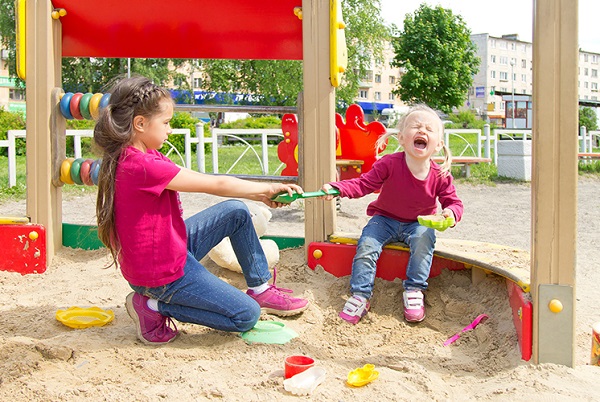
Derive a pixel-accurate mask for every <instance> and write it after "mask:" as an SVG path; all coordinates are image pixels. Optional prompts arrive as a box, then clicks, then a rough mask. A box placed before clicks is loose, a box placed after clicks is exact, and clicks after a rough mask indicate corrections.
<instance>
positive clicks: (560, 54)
mask: <svg viewBox="0 0 600 402" xmlns="http://www.w3.org/2000/svg"><path fill="white" fill-rule="evenodd" d="M257 4H258V3H257ZM259 4H260V7H258V6H256V5H255V4H252V2H248V1H246V0H221V1H216V0H207V1H203V2H195V3H186V7H187V9H186V10H185V12H184V13H182V12H181V10H179V9H178V8H177V7H176V6H174V5H173V4H171V5H170V6H165V4H164V2H159V1H156V0H146V1H144V2H143V3H142V2H139V1H128V2H121V1H117V0H105V1H104V0H103V1H97V2H87V1H85V2H84V1H81V2H68V1H66V0H54V1H52V2H51V1H49V0H40V1H33V0H28V1H27V2H25V0H19V1H18V9H19V10H24V11H25V16H24V17H23V15H22V14H20V15H19V17H18V20H19V23H20V25H21V28H22V26H25V35H21V36H20V38H21V39H20V40H19V47H20V55H19V57H18V59H19V60H21V59H22V62H21V64H20V66H19V71H20V72H21V73H22V74H23V76H26V77H27V87H28V88H29V90H28V96H27V131H28V133H29V134H28V135H29V136H30V137H29V138H30V140H29V141H27V165H28V175H27V189H28V192H27V215H28V216H29V217H30V219H31V221H32V222H34V223H36V224H41V225H43V226H44V227H45V229H46V233H47V239H46V250H47V258H48V263H50V261H51V259H52V256H53V255H54V253H55V252H56V249H57V248H58V247H60V245H61V244H62V232H61V226H62V211H61V201H62V198H61V190H60V187H57V186H55V185H54V184H53V180H52V179H53V177H51V175H49V174H48V172H50V171H52V176H55V175H58V174H59V172H57V171H56V170H54V171H53V170H52V167H53V166H56V161H53V159H54V158H56V157H57V156H59V155H57V153H56V152H57V150H59V149H61V148H60V146H61V144H60V138H63V139H64V136H60V135H58V136H56V138H58V139H59V142H58V143H54V144H53V142H52V136H51V135H50V133H53V132H54V133H64V130H65V127H64V119H63V118H62V117H61V118H56V116H58V113H57V110H56V109H57V108H58V107H59V103H60V94H61V92H62V90H61V89H60V85H61V72H60V69H61V59H62V57H68V56H74V57H144V58H146V57H156V58H160V57H164V58H255V59H260V58H263V59H302V60H303V62H304V91H303V97H302V100H301V101H300V102H299V104H298V108H299V110H298V116H299V118H300V122H299V125H300V133H299V137H301V141H300V143H301V146H300V149H299V151H298V165H299V177H298V178H299V182H300V184H301V185H302V186H303V187H304V188H306V189H316V188H319V187H320V186H321V184H322V183H324V182H328V181H332V180H333V179H334V178H335V174H336V169H335V159H334V155H335V135H334V133H335V123H334V93H335V92H334V86H333V85H332V84H335V83H336V82H338V81H339V78H340V77H339V73H341V72H343V66H342V65H341V64H339V63H337V62H336V60H340V59H343V57H340V53H339V52H338V51H337V49H335V45H336V43H338V42H336V40H334V37H338V35H339V31H343V24H342V23H341V18H340V19H338V18H337V17H335V16H336V13H337V10H338V7H339V6H338V4H339V3H338V2H337V1H335V0H332V1H328V0H271V1H262V2H260V3H259ZM533 4H534V10H535V11H534V37H535V38H536V40H535V42H534V57H533V60H534V62H533V66H534V67H533V68H534V93H533V100H534V101H533V105H534V114H533V115H534V123H533V127H534V131H535V132H536V133H540V136H541V135H542V134H543V136H544V140H543V141H534V158H533V169H532V170H533V171H532V194H533V196H532V201H533V202H532V208H533V210H532V253H531V295H532V300H533V306H534V309H533V321H532V356H533V360H534V362H535V363H546V362H551V363H560V364H565V365H568V366H573V365H574V321H575V316H574V312H575V290H574V287H575V281H574V267H575V241H574V239H575V238H576V223H575V220H574V216H576V194H577V143H576V141H575V140H574V139H573V135H572V133H573V131H574V130H576V127H577V105H578V103H577V85H576V84H577V59H578V41H577V32H578V30H577V26H578V22H577V12H578V7H577V2H573V1H567V0H534V3H533ZM224 9H225V10H227V13H223V10H224ZM300 10H301V11H300ZM65 11H66V13H65ZM294 11H295V12H294ZM199 15H203V18H202V19H201V20H200V19H198V16H199ZM332 15H333V16H334V18H333V19H332V18H331V16H332ZM198 21H201V22H198ZM90 31H92V32H103V34H102V35H89V32H90ZM342 33H343V32H342ZM23 36H24V37H25V39H23ZM189 38H194V41H195V43H200V44H201V45H198V46H190V45H189V43H188V40H189ZM338 44H339V43H338ZM332 45H333V46H332ZM23 53H24V54H25V57H22V55H23ZM342 53H343V52H342ZM332 55H335V57H333V56H332ZM336 80H337V81H336ZM62 148H63V149H64V143H63V144H62ZM63 159H64V158H63ZM305 205H306V206H305V214H306V218H305V222H306V225H305V240H306V243H307V244H311V243H313V242H325V241H326V240H328V239H329V236H330V235H332V234H333V233H334V231H335V211H334V205H333V203H327V202H325V201H323V200H319V199H310V200H307V201H306V204H305ZM556 301H558V302H560V305H561V308H560V309H557V308H551V306H556V305H557V304H558V303H556Z"/></svg>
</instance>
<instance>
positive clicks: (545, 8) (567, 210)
mask: <svg viewBox="0 0 600 402" xmlns="http://www.w3.org/2000/svg"><path fill="white" fill-rule="evenodd" d="M533 4H534V35H533V77H534V80H533V116H534V119H533V169H532V231H531V235H532V241H531V244H532V253H531V255H532V263H531V274H532V296H533V301H534V315H533V358H534V361H535V363H558V364H564V365H567V366H571V367H572V366H573V365H574V346H575V345H574V323H575V314H574V311H575V260H576V258H575V257H576V238H577V229H576V221H577V119H578V93H577V77H578V71H577V68H578V60H579V51H578V21H577V13H578V3H577V1H576V0H535V1H534V3H533ZM553 300H558V301H560V304H561V306H562V307H561V309H557V308H554V309H552V310H554V311H552V310H551V309H550V308H549V301H553ZM554 306H556V304H554ZM557 310H560V311H557Z"/></svg>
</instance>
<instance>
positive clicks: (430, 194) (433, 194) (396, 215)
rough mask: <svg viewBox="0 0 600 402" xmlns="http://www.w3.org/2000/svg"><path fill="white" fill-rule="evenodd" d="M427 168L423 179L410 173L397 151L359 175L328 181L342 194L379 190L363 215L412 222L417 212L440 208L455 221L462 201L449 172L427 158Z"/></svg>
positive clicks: (365, 193)
mask: <svg viewBox="0 0 600 402" xmlns="http://www.w3.org/2000/svg"><path fill="white" fill-rule="evenodd" d="M430 163H431V169H430V170H429V175H428V176H427V178H426V179H425V180H419V179H417V178H416V177H414V176H413V174H412V173H411V171H410V169H409V168H408V165H407V164H406V154H405V153H404V152H397V153H394V154H389V155H385V156H383V157H382V158H381V159H379V160H378V161H377V162H375V164H373V167H372V169H371V170H369V171H368V172H367V173H364V174H362V175H361V176H360V177H357V178H355V179H349V180H342V181H336V182H331V183H329V184H330V185H331V186H333V187H335V188H337V189H338V190H339V191H340V195H341V196H342V197H347V198H360V197H363V196H365V195H367V194H370V193H372V192H374V191H377V190H381V191H380V194H379V196H378V197H377V199H376V200H375V201H373V202H371V203H370V204H369V206H368V207H367V215H369V216H373V215H383V216H386V217H389V218H392V219H396V220H398V221H400V222H414V221H416V220H417V216H419V215H432V214H435V213H436V212H437V211H438V202H439V205H441V207H442V209H445V208H448V209H450V210H452V212H454V218H455V219H456V222H459V221H460V219H461V217H462V214H463V211H464V207H463V203H462V201H461V200H460V199H459V198H458V196H457V195H456V188H455V187H454V184H453V180H452V175H450V174H447V175H443V174H441V170H440V166H439V165H438V164H437V163H435V162H434V161H430Z"/></svg>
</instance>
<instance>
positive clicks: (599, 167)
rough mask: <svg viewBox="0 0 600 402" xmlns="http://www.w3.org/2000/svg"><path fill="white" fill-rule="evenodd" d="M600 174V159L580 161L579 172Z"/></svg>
mask: <svg viewBox="0 0 600 402" xmlns="http://www.w3.org/2000/svg"><path fill="white" fill-rule="evenodd" d="M583 173H592V174H600V161H597V160H595V161H579V174H583Z"/></svg>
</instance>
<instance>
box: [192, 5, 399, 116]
mask: <svg viewBox="0 0 600 402" xmlns="http://www.w3.org/2000/svg"><path fill="white" fill-rule="evenodd" d="M380 9H381V2H380V0H343V1H342V13H343V20H344V22H345V24H346V30H345V35H346V42H347V46H348V68H347V69H346V73H345V74H344V78H343V81H342V85H341V86H340V87H339V88H337V89H336V95H337V106H338V110H340V111H341V110H345V109H346V108H347V106H348V105H349V104H351V103H352V102H354V99H355V98H356V95H357V94H358V86H359V82H360V77H362V76H364V75H365V73H366V71H367V70H369V69H370V68H371V65H372V63H373V62H382V61H383V46H384V43H385V42H386V41H387V40H389V39H390V31H389V29H388V28H387V27H386V26H385V25H384V24H383V22H382V18H381V11H380ZM202 67H203V69H204V71H205V73H206V74H207V82H206V85H205V86H206V88H207V89H208V90H209V91H215V92H225V93H237V94H241V95H243V96H244V98H245V100H246V101H248V102H250V101H255V102H258V103H260V104H265V105H282V106H286V105H295V104H296V99H297V97H298V93H299V92H300V91H302V88H303V82H302V62H301V61H291V60H203V61H202Z"/></svg>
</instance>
